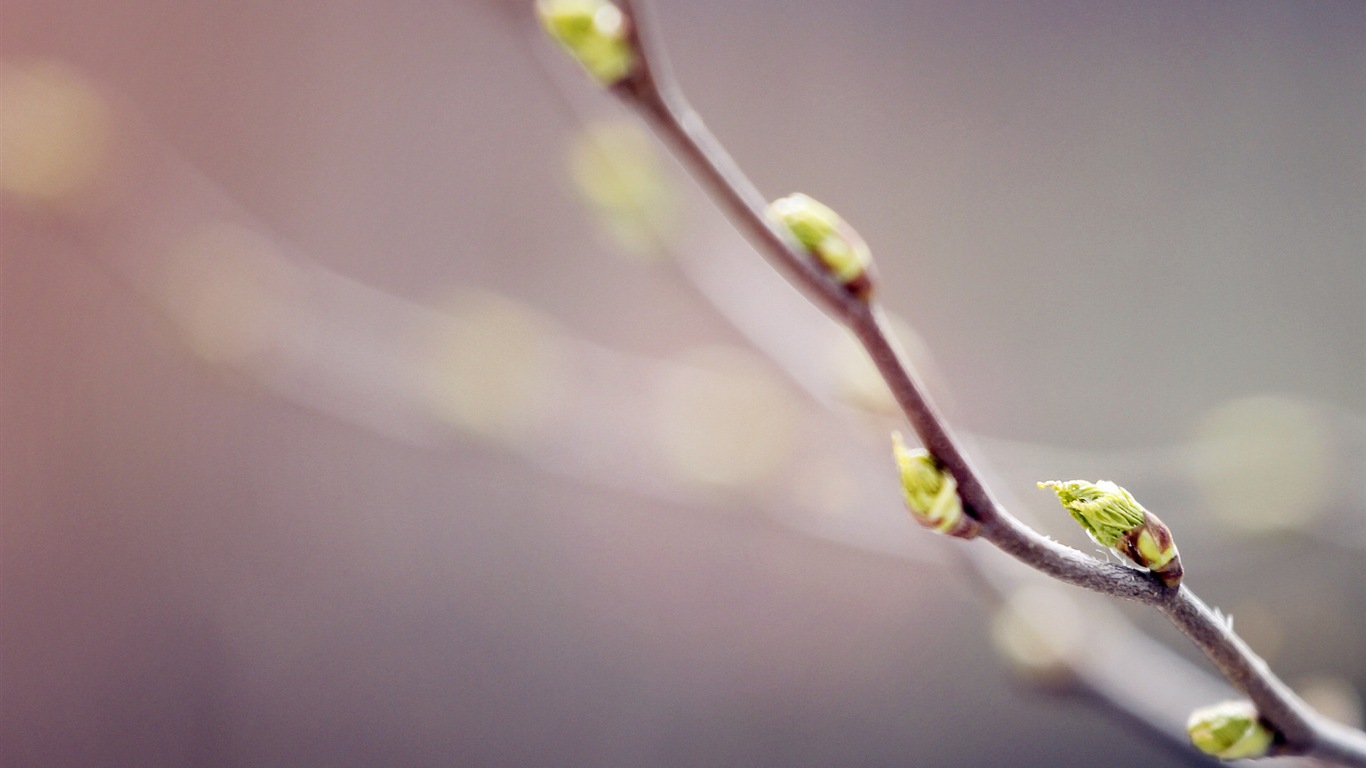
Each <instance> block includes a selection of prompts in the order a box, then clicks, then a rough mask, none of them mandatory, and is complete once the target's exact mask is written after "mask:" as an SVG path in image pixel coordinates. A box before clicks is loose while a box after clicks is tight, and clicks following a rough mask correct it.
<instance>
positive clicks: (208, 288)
mask: <svg viewBox="0 0 1366 768" xmlns="http://www.w3.org/2000/svg"><path fill="white" fill-rule="evenodd" d="M295 279H296V278H295V277H294V275H293V273H292V271H291V269H290V267H289V266H288V265H287V264H286V262H284V261H283V259H282V257H281V256H280V255H279V253H278V251H277V250H276V248H275V246H273V245H272V244H271V243H270V242H269V241H268V240H266V239H265V238H263V237H261V236H260V235H258V234H256V233H255V232H252V231H251V230H249V229H246V228H243V227H239V226H235V225H230V224H211V225H209V226H206V227H204V228H202V229H200V230H198V231H196V232H194V233H193V234H192V235H190V236H189V237H187V238H185V239H184V240H183V241H181V242H180V243H179V244H177V245H176V246H175V247H174V248H173V250H172V252H171V254H170V258H169V259H168V261H167V264H166V269H165V272H164V273H163V275H162V280H161V286H160V287H161V298H162V303H163V304H164V306H166V308H167V310H168V311H169V312H170V314H171V317H172V319H173V320H174V321H175V323H176V324H177V327H178V328H179V329H180V330H181V332H182V334H183V338H184V340H185V342H186V344H187V345H188V346H189V347H190V350H191V351H192V352H194V354H195V355H196V356H197V357H199V358H201V359H203V360H205V361H207V362H210V363H214V364H220V365H233V366H240V365H245V364H248V363H249V362H251V361H252V359H253V358H256V357H258V356H260V355H262V354H263V353H265V352H266V351H268V350H269V349H271V348H272V347H273V346H274V345H275V342H276V339H277V336H278V335H279V333H280V331H281V328H282V324H283V323H285V322H287V317H286V315H287V313H288V310H289V301H290V298H291V297H290V293H291V291H292V290H293V288H294V282H293V281H294V280H295Z"/></svg>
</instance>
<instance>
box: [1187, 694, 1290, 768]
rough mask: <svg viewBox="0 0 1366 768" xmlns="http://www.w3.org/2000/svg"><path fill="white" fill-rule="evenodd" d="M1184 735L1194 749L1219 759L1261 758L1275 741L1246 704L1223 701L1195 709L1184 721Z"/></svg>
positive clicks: (1251, 708)
mask: <svg viewBox="0 0 1366 768" xmlns="http://www.w3.org/2000/svg"><path fill="white" fill-rule="evenodd" d="M1186 732H1187V733H1189V734H1190V737H1191V744H1193V745H1195V748H1196V749H1198V750H1200V751H1201V752H1204V753H1205V754H1207V755H1213V756H1215V757H1217V758H1219V759H1220V760H1241V759H1243V758H1250V757H1265V756H1266V755H1267V753H1268V752H1270V750H1271V743H1272V742H1273V741H1274V740H1275V734H1273V733H1272V731H1271V729H1270V728H1267V727H1266V725H1265V724H1264V723H1263V722H1262V720H1261V718H1260V717H1258V716H1257V710H1256V708H1254V707H1253V706H1252V702H1250V701H1225V702H1222V703H1220V704H1214V705H1212V706H1208V707H1202V708H1200V709H1197V710H1195V711H1194V712H1192V713H1191V716H1190V720H1188V721H1187V722H1186Z"/></svg>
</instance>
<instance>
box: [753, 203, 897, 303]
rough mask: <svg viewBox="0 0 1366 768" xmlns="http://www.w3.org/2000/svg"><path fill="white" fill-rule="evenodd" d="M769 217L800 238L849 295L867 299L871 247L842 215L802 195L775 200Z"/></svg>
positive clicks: (870, 286) (869, 288) (804, 246)
mask: <svg viewBox="0 0 1366 768" xmlns="http://www.w3.org/2000/svg"><path fill="white" fill-rule="evenodd" d="M768 214H769V216H770V217H771V218H772V219H773V220H774V221H776V222H777V223H779V224H781V225H783V226H784V227H786V228H787V229H788V231H790V232H791V233H792V236H793V237H795V238H797V242H799V243H801V245H802V247H803V248H805V249H806V250H807V252H808V253H810V254H811V255H812V256H814V257H815V258H816V261H817V262H818V263H819V264H820V266H821V268H822V269H824V270H825V271H826V272H827V273H829V274H830V276H831V277H833V278H835V279H836V280H838V281H839V282H840V284H841V285H843V286H844V287H845V289H846V290H848V291H849V292H850V293H852V294H854V295H855V296H857V297H859V298H861V299H865V300H866V299H867V298H868V296H869V294H870V293H871V292H872V288H873V281H872V278H871V277H870V275H869V274H868V270H869V265H870V264H871V262H872V257H871V255H870V254H869V252H868V244H867V243H865V242H864V241H863V238H862V237H859V234H858V232H855V231H854V228H853V227H851V226H849V225H848V224H847V223H846V222H845V221H844V219H842V218H840V216H839V214H837V213H835V212H834V211H833V210H831V209H830V208H829V207H828V206H825V205H822V204H821V203H819V202H817V201H815V200H813V199H811V198H810V197H807V196H806V195H803V194H801V193H800V192H798V193H795V194H791V195H788V196H787V197H781V198H778V199H777V200H774V201H773V202H772V203H770V204H769V206H768Z"/></svg>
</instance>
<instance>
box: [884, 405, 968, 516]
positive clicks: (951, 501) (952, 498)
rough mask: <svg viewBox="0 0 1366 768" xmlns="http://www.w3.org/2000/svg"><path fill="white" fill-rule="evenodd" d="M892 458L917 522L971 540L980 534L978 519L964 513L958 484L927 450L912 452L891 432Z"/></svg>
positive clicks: (911, 511)
mask: <svg viewBox="0 0 1366 768" xmlns="http://www.w3.org/2000/svg"><path fill="white" fill-rule="evenodd" d="M892 455H893V456H894V457H895V458H896V466H897V469H898V470H899V471H900V473H901V495H902V498H904V499H905V500H906V509H908V510H910V513H911V517H913V518H915V521H916V522H918V523H920V524H921V525H923V526H925V527H926V528H930V529H932V530H934V531H936V532H938V533H944V534H948V535H949V536H956V537H958V538H960V539H971V538H972V537H974V536H976V535H977V531H978V529H979V527H980V526H979V525H978V524H977V521H976V520H973V519H972V518H971V517H968V516H967V515H966V514H965V513H964V512H963V502H962V500H961V499H959V498H958V481H956V480H954V479H953V475H951V474H949V473H948V472H946V471H944V469H943V468H942V467H940V466H939V462H937V461H935V460H934V457H933V456H931V455H930V454H929V451H925V450H923V449H922V450H915V451H913V450H911V449H909V448H907V447H906V443H905V442H904V441H903V440H902V439H901V433H899V432H893V433H892Z"/></svg>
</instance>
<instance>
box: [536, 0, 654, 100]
mask: <svg viewBox="0 0 1366 768" xmlns="http://www.w3.org/2000/svg"><path fill="white" fill-rule="evenodd" d="M536 14H537V15H538V16H539V17H540V18H541V25H542V26H544V27H545V31H546V33H547V34H549V35H550V36H551V37H553V38H555V40H557V41H558V42H559V43H560V45H563V46H564V48H565V50H567V51H569V53H570V55H572V56H573V57H574V58H575V59H576V60H577V61H578V62H579V64H582V65H583V68H584V69H586V70H588V73H589V74H591V75H592V76H593V78H594V79H595V80H597V81H598V82H599V83H602V84H603V85H606V86H612V85H616V84H617V83H619V82H621V81H622V80H624V79H625V78H626V77H627V76H628V75H630V74H631V72H633V71H634V70H635V68H636V53H635V50H633V48H632V46H631V39H630V21H629V20H628V19H627V18H626V15H625V14H623V13H622V12H621V9H620V8H618V7H617V6H616V5H614V4H613V3H610V2H608V1H607V0H536Z"/></svg>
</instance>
